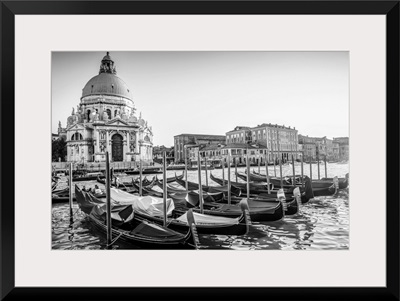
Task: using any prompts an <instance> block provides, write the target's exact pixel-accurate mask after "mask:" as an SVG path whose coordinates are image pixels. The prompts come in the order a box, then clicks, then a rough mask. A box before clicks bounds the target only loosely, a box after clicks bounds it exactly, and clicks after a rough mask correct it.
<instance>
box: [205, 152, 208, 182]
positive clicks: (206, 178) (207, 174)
mask: <svg viewBox="0 0 400 301" xmlns="http://www.w3.org/2000/svg"><path fill="white" fill-rule="evenodd" d="M204 168H205V171H206V186H208V172H207V157H206V153H205V152H204Z"/></svg>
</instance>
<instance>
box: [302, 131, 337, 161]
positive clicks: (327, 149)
mask: <svg viewBox="0 0 400 301" xmlns="http://www.w3.org/2000/svg"><path fill="white" fill-rule="evenodd" d="M299 144H300V145H302V148H303V153H304V160H305V161H309V160H312V161H315V160H318V159H319V160H324V159H325V158H326V160H328V161H337V160H340V145H339V143H338V142H337V141H335V139H333V140H332V139H328V138H327V137H326V136H324V137H308V136H303V135H299Z"/></svg>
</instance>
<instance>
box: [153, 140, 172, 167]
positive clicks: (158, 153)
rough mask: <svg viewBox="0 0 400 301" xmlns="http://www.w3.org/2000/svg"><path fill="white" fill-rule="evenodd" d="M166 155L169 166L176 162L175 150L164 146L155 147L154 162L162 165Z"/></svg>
mask: <svg viewBox="0 0 400 301" xmlns="http://www.w3.org/2000/svg"><path fill="white" fill-rule="evenodd" d="M164 152H165V153H166V161H167V164H170V163H172V162H174V148H173V147H166V146H164V145H161V146H154V147H153V161H154V162H157V163H159V164H162V163H163V162H162V159H163V153H164Z"/></svg>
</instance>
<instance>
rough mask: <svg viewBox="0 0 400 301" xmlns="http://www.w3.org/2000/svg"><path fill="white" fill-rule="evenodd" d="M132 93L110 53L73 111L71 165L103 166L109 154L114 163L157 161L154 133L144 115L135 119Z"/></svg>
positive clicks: (69, 132)
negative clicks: (77, 163)
mask: <svg viewBox="0 0 400 301" xmlns="http://www.w3.org/2000/svg"><path fill="white" fill-rule="evenodd" d="M135 110H136V109H135V105H134V102H133V97H132V92H131V90H130V89H129V87H128V86H127V85H126V83H125V82H124V81H123V80H122V79H121V78H119V77H118V76H117V71H116V67H115V65H114V61H113V60H112V58H111V57H110V55H109V53H108V52H107V54H106V56H104V57H103V59H102V60H101V64H100V70H99V74H98V75H96V76H94V77H93V78H91V79H90V80H89V81H88V82H87V83H86V85H85V86H84V88H83V90H82V97H81V100H80V104H79V105H78V106H77V108H76V111H75V108H73V109H72V114H71V116H69V117H68V119H67V126H66V128H62V126H61V122H59V129H58V133H59V136H61V135H63V136H65V137H66V142H67V161H68V162H80V163H85V162H103V161H105V158H106V156H105V153H106V151H108V153H109V156H110V160H111V161H112V162H121V161H139V160H140V159H141V160H142V161H143V162H149V163H150V162H152V160H153V132H152V128H151V126H149V125H148V124H147V121H145V120H144V119H143V118H142V116H141V114H140V116H139V117H136V116H135Z"/></svg>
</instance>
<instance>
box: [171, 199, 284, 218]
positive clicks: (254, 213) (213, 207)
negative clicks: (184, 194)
mask: <svg viewBox="0 0 400 301" xmlns="http://www.w3.org/2000/svg"><path fill="white" fill-rule="evenodd" d="M189 206H191V205H190V204H189ZM175 211H176V212H178V213H183V212H184V210H183V209H181V208H176V209H175ZM193 211H194V212H200V208H199V207H197V206H196V207H193ZM249 212H250V218H251V220H252V221H258V222H268V221H277V220H280V219H282V218H283V217H284V209H283V205H282V202H280V201H265V202H263V203H262V204H256V206H254V205H253V203H252V204H251V203H249ZM203 213H204V214H207V215H216V216H224V217H239V216H240V215H241V214H242V210H241V209H240V207H239V206H237V205H229V204H221V203H217V202H210V203H208V202H204V203H203Z"/></svg>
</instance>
